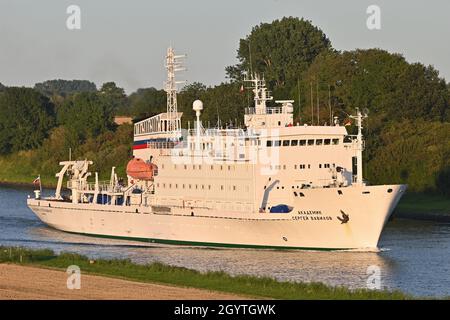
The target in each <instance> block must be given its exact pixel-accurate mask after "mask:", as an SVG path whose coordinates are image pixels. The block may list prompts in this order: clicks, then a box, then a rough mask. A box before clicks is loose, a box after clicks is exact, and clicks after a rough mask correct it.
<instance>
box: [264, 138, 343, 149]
mask: <svg viewBox="0 0 450 320" xmlns="http://www.w3.org/2000/svg"><path fill="white" fill-rule="evenodd" d="M337 144H339V139H303V140H267V144H266V145H267V146H268V147H280V146H283V147H289V146H291V147H296V146H301V147H302V146H314V145H316V146H321V145H337Z"/></svg>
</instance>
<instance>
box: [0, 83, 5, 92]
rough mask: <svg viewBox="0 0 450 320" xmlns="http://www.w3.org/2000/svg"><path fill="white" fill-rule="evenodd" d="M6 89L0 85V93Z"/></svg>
mask: <svg viewBox="0 0 450 320" xmlns="http://www.w3.org/2000/svg"><path fill="white" fill-rule="evenodd" d="M5 88H6V87H5V86H4V85H3V84H1V83H0V92H1V91H3V90H4V89H5Z"/></svg>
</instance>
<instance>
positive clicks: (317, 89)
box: [316, 80, 320, 126]
mask: <svg viewBox="0 0 450 320" xmlns="http://www.w3.org/2000/svg"><path fill="white" fill-rule="evenodd" d="M316 95H317V125H318V126H320V110H319V80H316Z"/></svg>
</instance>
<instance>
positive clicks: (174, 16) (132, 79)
mask: <svg viewBox="0 0 450 320" xmlns="http://www.w3.org/2000/svg"><path fill="white" fill-rule="evenodd" d="M70 5H77V6H79V8H80V10H81V12H80V20H81V29H76V30H70V29H68V28H67V26H66V20H67V19H68V18H69V14H67V13H66V10H67V8H68V7H69V6H70ZM369 5H377V6H379V8H380V10H381V11H380V13H381V15H380V18H381V29H380V30H369V29H368V28H367V26H366V20H367V19H368V17H369V14H367V13H366V10H367V8H368V6H369ZM449 14H450V1H448V0H429V1H412V0H410V1H406V0H395V1H393V0H386V1H385V0H383V1H381V0H370V1H367V0H341V1H331V0H330V1H325V0H245V1H244V0H222V1H215V0H184V1H178V0H172V1H169V0H165V1H160V0H157V1H156V0H128V1H113V0H70V1H67V0H39V1H36V0H0V37H1V38H0V83H2V84H4V85H9V86H12V85H14V86H33V85H34V84H35V83H37V82H42V81H45V80H50V79H68V80H70V79H86V80H90V81H93V82H95V84H96V85H97V86H98V87H100V86H101V84H102V83H104V82H107V81H114V82H116V84H117V85H118V86H120V87H123V88H125V90H126V92H127V93H131V92H133V91H135V90H136V89H137V88H143V87H156V88H162V87H163V82H164V80H165V78H166V73H165V69H164V57H165V52H166V49H167V47H168V46H169V45H172V46H173V47H174V49H175V51H176V52H177V53H179V54H187V58H186V67H187V71H185V72H183V73H182V74H180V76H179V78H180V80H186V81H187V83H192V82H201V83H204V84H206V85H217V84H220V83H221V82H223V81H226V77H225V67H226V66H229V65H233V64H235V63H236V62H237V59H236V50H237V48H238V43H239V39H240V38H244V37H245V36H246V35H248V34H249V33H250V32H251V29H252V27H253V26H255V25H258V24H260V23H262V22H271V21H273V20H275V19H280V18H282V17H283V16H293V17H299V18H302V17H303V18H305V19H307V20H311V22H312V23H313V24H314V25H316V26H318V27H319V28H320V29H322V31H324V32H325V34H326V35H327V36H328V37H329V39H330V40H331V43H332V45H333V47H334V48H335V49H337V50H353V49H356V48H363V49H364V48H375V47H376V48H382V49H385V50H388V51H390V52H396V53H401V54H403V55H404V56H405V58H406V59H407V60H408V61H409V62H421V63H423V64H426V65H429V64H430V65H433V66H434V67H435V68H436V69H438V70H439V72H440V75H441V76H442V77H445V78H446V79H447V81H449V79H450V58H449V57H450V41H449V38H450V19H448V16H449Z"/></svg>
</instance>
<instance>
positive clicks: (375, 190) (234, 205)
mask: <svg viewBox="0 0 450 320" xmlns="http://www.w3.org/2000/svg"><path fill="white" fill-rule="evenodd" d="M181 58H182V56H177V55H175V53H174V51H173V49H172V48H169V50H168V52H167V57H166V68H167V71H168V80H167V82H166V85H165V88H166V92H167V112H165V113H161V114H158V115H155V116H153V117H150V118H148V119H145V120H142V121H140V122H137V123H135V125H134V141H133V156H134V159H132V160H131V161H130V163H129V164H128V166H127V175H128V176H127V183H123V182H122V181H120V180H119V179H118V178H117V175H116V174H115V172H114V168H113V170H112V172H111V180H110V181H108V182H104V183H102V182H99V181H98V174H97V173H95V175H94V177H93V178H94V181H91V180H92V177H91V178H89V177H90V173H89V171H88V166H89V164H91V162H89V161H87V160H84V161H66V162H61V165H62V166H63V168H62V170H61V172H60V173H58V174H57V177H58V179H59V181H58V188H57V190H56V193H55V196H54V197H52V198H46V199H41V197H40V195H39V194H38V193H37V196H36V199H29V200H28V204H29V206H30V208H31V209H32V210H33V211H34V212H36V214H37V215H38V216H39V217H40V218H41V219H42V220H43V221H44V222H46V223H47V224H49V225H51V226H53V227H55V228H57V229H61V230H65V231H69V232H77V233H84V234H91V235H101V236H111V237H122V238H133V239H138V240H144V241H155V242H165V243H183V244H195V245H201V244H203V245H211V246H244V247H276V248H302V249H355V248H358V249H361V248H376V247H377V243H378V239H379V236H380V234H381V231H382V229H383V226H384V225H385V223H386V221H387V219H388V217H389V216H390V214H391V213H392V211H393V209H394V207H395V206H396V204H397V202H398V201H399V199H400V197H401V195H402V194H403V193H404V190H405V189H406V186H403V185H382V186H369V185H367V184H366V183H365V181H364V180H363V175H362V152H363V149H364V140H363V135H362V120H363V118H364V117H365V115H363V114H362V113H361V112H360V111H357V114H356V116H354V118H355V120H356V122H357V126H358V134H357V135H354V136H352V135H349V134H348V133H347V130H346V128H345V126H341V125H340V124H339V122H338V121H337V118H336V119H335V120H334V123H333V124H331V123H330V125H327V126H319V125H317V126H312V125H307V124H299V123H294V121H293V111H294V110H293V109H294V108H293V103H294V101H293V100H278V101H275V105H274V106H273V105H271V106H268V104H267V102H268V101H272V100H273V98H272V96H271V94H270V92H269V91H268V90H267V88H266V85H265V80H264V78H263V77H260V76H259V75H257V74H252V75H250V78H249V79H246V81H247V82H248V83H249V84H250V88H251V90H252V91H253V95H254V106H253V107H247V108H243V110H244V109H245V110H244V111H245V115H244V124H245V127H244V128H239V127H237V126H235V127H230V126H226V127H223V126H220V125H219V124H218V126H217V127H213V128H206V127H204V126H203V124H202V121H201V113H202V111H203V108H204V106H203V103H202V102H201V101H200V100H196V101H194V102H193V109H194V111H195V112H196V121H195V123H194V124H193V126H192V128H190V125H189V126H188V128H187V129H183V128H181V119H182V113H180V112H178V110H177V99H176V92H177V88H176V84H177V82H176V80H175V72H176V71H178V70H182V69H183V68H182V66H181V63H180V59H181ZM207 107H208V106H205V108H207ZM330 122H331V121H330ZM67 173H68V174H69V181H68V185H67V187H68V188H69V189H70V190H71V195H70V197H69V198H64V197H63V196H62V195H61V190H62V184H63V177H64V175H65V174H67Z"/></svg>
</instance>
